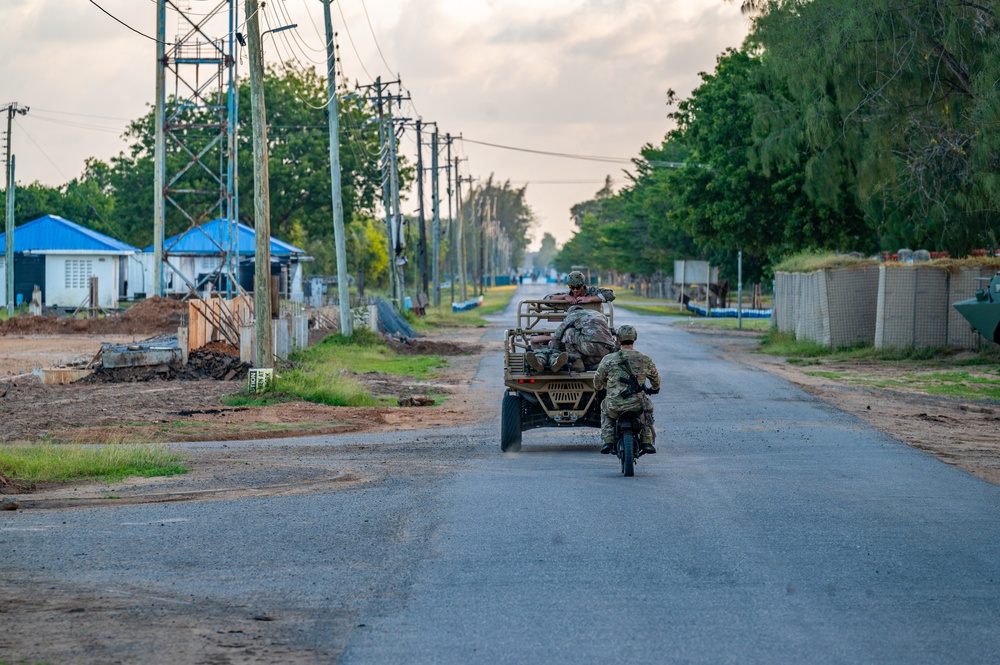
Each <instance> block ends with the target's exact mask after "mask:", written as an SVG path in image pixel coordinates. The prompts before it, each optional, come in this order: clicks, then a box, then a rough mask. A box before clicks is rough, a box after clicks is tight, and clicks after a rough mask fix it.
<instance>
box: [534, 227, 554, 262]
mask: <svg viewBox="0 0 1000 665" xmlns="http://www.w3.org/2000/svg"><path fill="white" fill-rule="evenodd" d="M558 253H559V246H558V245H557V243H556V239H555V237H554V236H553V235H552V234H551V233H546V234H545V235H543V236H542V242H541V246H540V247H539V249H538V254H537V255H536V256H535V267H536V268H538V269H540V270H544V269H545V268H547V267H549V265H551V264H552V260H553V259H554V258H555V257H556V255H557V254H558Z"/></svg>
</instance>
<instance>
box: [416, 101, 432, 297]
mask: <svg viewBox="0 0 1000 665" xmlns="http://www.w3.org/2000/svg"><path fill="white" fill-rule="evenodd" d="M422 124H423V123H422V122H421V121H420V120H419V119H418V120H417V199H418V200H419V202H420V205H419V206H418V213H417V214H418V217H419V223H420V243H419V244H418V245H417V263H418V264H419V265H420V284H421V287H422V289H421V290H422V291H423V292H424V293H427V292H428V290H429V289H428V288H427V279H428V276H427V220H426V219H424V151H423V143H424V140H423V138H422V135H421V132H420V130H421V126H422Z"/></svg>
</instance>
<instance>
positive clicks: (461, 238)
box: [455, 157, 469, 302]
mask: <svg viewBox="0 0 1000 665" xmlns="http://www.w3.org/2000/svg"><path fill="white" fill-rule="evenodd" d="M455 207H456V215H457V217H458V224H457V227H456V231H457V238H456V240H457V241H458V248H457V249H458V274H459V286H461V288H462V302H465V301H466V300H468V299H469V291H468V285H467V284H466V280H465V268H466V266H467V265H468V263H467V261H466V255H465V231H464V229H463V228H462V227H463V226H464V224H463V219H462V217H463V215H464V213H465V203H464V202H463V201H462V178H461V176H459V175H458V157H455Z"/></svg>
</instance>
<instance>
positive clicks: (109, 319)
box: [0, 296, 188, 335]
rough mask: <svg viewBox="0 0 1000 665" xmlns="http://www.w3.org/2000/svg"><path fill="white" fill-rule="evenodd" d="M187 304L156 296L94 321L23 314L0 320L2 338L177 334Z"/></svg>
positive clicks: (184, 315)
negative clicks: (5, 336) (8, 336)
mask: <svg viewBox="0 0 1000 665" xmlns="http://www.w3.org/2000/svg"><path fill="white" fill-rule="evenodd" d="M187 313H188V304H187V303H186V302H184V301H181V300H173V299H171V298H160V297H159V296H153V297H151V298H147V299H146V300H143V301H141V302H138V303H136V304H135V305H132V306H131V307H129V308H128V309H126V310H125V311H123V312H120V313H116V314H112V315H110V316H102V317H97V318H93V319H81V318H77V317H75V316H69V315H67V316H55V315H49V316H37V315H30V314H29V315H25V314H20V315H18V316H15V317H12V318H10V319H7V320H6V321H0V335H66V334H76V333H79V334H91V335H155V334H158V333H165V332H174V333H176V332H177V327H178V326H180V325H182V324H183V322H184V321H186V319H187Z"/></svg>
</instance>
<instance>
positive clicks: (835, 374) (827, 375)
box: [806, 372, 848, 379]
mask: <svg viewBox="0 0 1000 665" xmlns="http://www.w3.org/2000/svg"><path fill="white" fill-rule="evenodd" d="M806 375H807V376H821V377H823V378H824V379H843V378H844V377H846V376H848V375H847V374H845V373H843V372H806Z"/></svg>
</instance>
